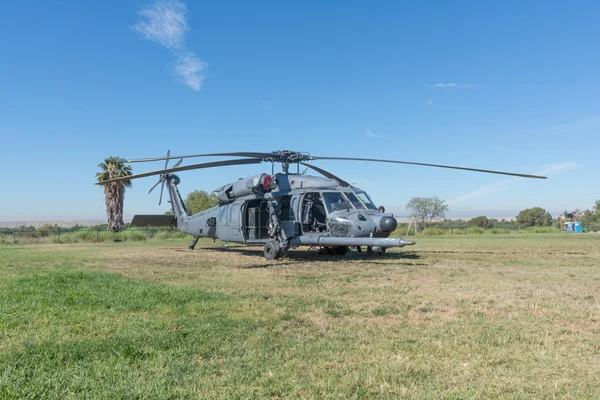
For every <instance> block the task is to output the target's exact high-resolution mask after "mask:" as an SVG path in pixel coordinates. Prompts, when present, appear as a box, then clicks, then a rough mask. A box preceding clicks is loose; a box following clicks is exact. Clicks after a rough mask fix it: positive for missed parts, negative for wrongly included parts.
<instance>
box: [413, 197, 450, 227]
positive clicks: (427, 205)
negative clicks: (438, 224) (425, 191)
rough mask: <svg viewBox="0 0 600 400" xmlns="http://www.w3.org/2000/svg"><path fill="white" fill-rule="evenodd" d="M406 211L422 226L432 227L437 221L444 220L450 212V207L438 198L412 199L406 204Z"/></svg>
mask: <svg viewBox="0 0 600 400" xmlns="http://www.w3.org/2000/svg"><path fill="white" fill-rule="evenodd" d="M406 210H407V211H408V212H409V214H410V216H411V217H413V218H415V219H416V220H417V222H418V223H419V225H420V226H422V227H426V226H429V225H431V224H432V223H433V222H434V221H435V220H436V219H440V218H444V217H445V216H446V212H448V205H446V204H445V201H444V200H442V199H440V198H439V197H437V196H434V197H412V198H411V199H410V201H409V202H408V203H406Z"/></svg>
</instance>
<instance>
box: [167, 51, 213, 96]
mask: <svg viewBox="0 0 600 400" xmlns="http://www.w3.org/2000/svg"><path fill="white" fill-rule="evenodd" d="M206 67H207V64H206V63H205V62H203V61H202V60H200V59H199V58H198V57H196V55H195V54H194V53H188V54H185V55H184V56H181V57H179V59H178V60H177V65H175V68H174V69H173V73H174V74H175V75H176V76H178V77H179V78H180V79H181V80H182V81H183V83H185V84H186V85H188V86H189V87H190V88H192V89H194V90H196V91H198V90H200V89H201V88H202V81H203V80H204V76H203V75H202V71H204V70H205V69H206Z"/></svg>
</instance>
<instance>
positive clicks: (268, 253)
mask: <svg viewBox="0 0 600 400" xmlns="http://www.w3.org/2000/svg"><path fill="white" fill-rule="evenodd" d="M263 253H264V255H265V258H266V259H267V260H269V261H271V260H276V259H278V258H279V256H280V255H281V251H280V249H279V244H278V243H277V242H276V241H274V240H269V241H268V242H267V243H265V248H264V250H263Z"/></svg>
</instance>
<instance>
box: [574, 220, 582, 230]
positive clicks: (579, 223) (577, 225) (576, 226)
mask: <svg viewBox="0 0 600 400" xmlns="http://www.w3.org/2000/svg"><path fill="white" fill-rule="evenodd" d="M573 232H575V233H581V222H579V221H577V222H575V224H574V227H573Z"/></svg>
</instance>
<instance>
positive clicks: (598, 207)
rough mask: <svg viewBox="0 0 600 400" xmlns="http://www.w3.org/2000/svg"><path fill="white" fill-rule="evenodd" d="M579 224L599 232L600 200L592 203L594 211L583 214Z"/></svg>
mask: <svg viewBox="0 0 600 400" xmlns="http://www.w3.org/2000/svg"><path fill="white" fill-rule="evenodd" d="M581 223H582V224H583V225H584V226H586V227H587V228H589V229H590V230H592V231H594V232H597V231H600V200H596V202H595V203H594V210H585V211H584V212H583V216H582V217H581Z"/></svg>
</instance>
